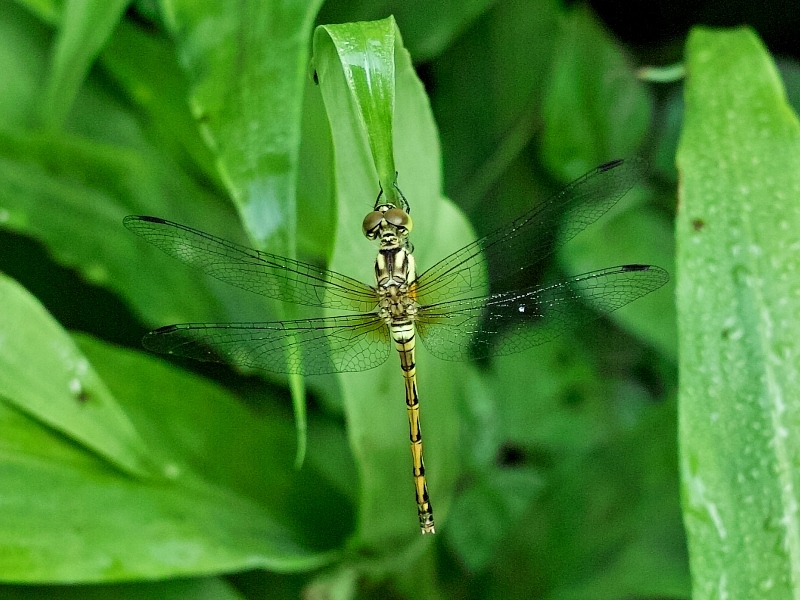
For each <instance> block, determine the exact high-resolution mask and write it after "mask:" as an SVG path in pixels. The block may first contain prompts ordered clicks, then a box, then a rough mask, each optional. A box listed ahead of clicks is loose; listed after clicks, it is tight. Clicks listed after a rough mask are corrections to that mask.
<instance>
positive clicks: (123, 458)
mask: <svg viewBox="0 0 800 600" xmlns="http://www.w3.org/2000/svg"><path fill="white" fill-rule="evenodd" d="M0 305H2V306H3V310H2V311H0V332H2V337H3V343H2V344H0V398H2V399H3V400H5V402H7V403H9V404H10V405H11V406H14V407H16V408H17V409H18V410H19V411H21V412H22V413H24V414H26V415H28V416H29V417H31V418H32V419H34V420H37V421H39V422H40V423H41V424H43V425H46V426H47V427H51V428H52V429H54V430H55V431H58V432H60V433H61V434H63V435H64V436H66V437H67V438H69V439H71V440H73V441H75V442H77V443H78V444H81V445H83V446H85V447H86V448H89V449H90V450H92V451H93V452H96V453H97V454H99V455H100V456H102V457H103V458H105V459H106V460H108V461H110V462H111V463H113V464H114V465H116V466H117V467H118V468H119V469H122V470H123V471H125V472H127V473H131V474H136V475H138V476H142V477H147V476H150V475H154V474H155V469H156V465H155V464H154V463H153V461H152V459H151V458H150V456H149V454H148V452H147V447H146V445H145V443H144V441H143V440H142V438H141V437H140V435H139V433H138V432H137V431H136V429H135V428H134V426H133V424H132V423H131V422H130V420H129V419H128V417H127V415H126V414H125V413H124V412H123V411H122V410H121V409H120V407H119V405H118V404H117V402H116V400H115V398H114V396H113V395H112V394H111V392H110V391H109V390H108V388H107V387H106V385H105V383H104V382H103V380H102V379H101V378H100V377H99V376H98V375H97V373H96V372H95V371H94V369H93V368H92V367H91V365H90V363H89V361H88V360H87V359H86V357H85V356H83V354H82V353H81V352H80V351H79V350H78V348H77V347H76V346H75V343H74V342H73V341H72V339H71V338H70V337H69V335H67V333H66V332H64V331H63V330H62V329H61V328H60V327H59V325H58V323H56V322H55V321H54V320H53V319H52V318H51V317H50V315H49V314H48V313H47V312H46V311H45V310H44V308H43V307H42V306H41V305H40V304H39V303H38V302H37V301H36V300H35V299H34V298H33V297H32V296H30V295H28V293H27V292H26V291H25V290H24V289H23V288H21V287H20V286H19V285H18V284H17V283H16V282H14V281H13V280H11V279H9V278H8V277H6V276H4V275H0Z"/></svg>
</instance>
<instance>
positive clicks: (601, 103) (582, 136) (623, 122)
mask: <svg viewBox="0 0 800 600" xmlns="http://www.w3.org/2000/svg"><path fill="white" fill-rule="evenodd" d="M554 56H555V63H554V64H553V66H552V71H551V77H550V80H549V82H548V83H547V92H546V96H545V99H544V111H543V116H544V131H543V133H542V142H541V156H542V160H543V162H544V164H545V165H546V166H547V167H548V168H549V169H550V170H551V171H552V172H553V173H555V174H557V175H558V176H559V178H561V179H563V180H565V181H568V180H571V179H574V178H575V177H578V176H579V175H581V174H583V173H585V172H586V171H588V170H589V169H591V168H592V167H594V166H596V165H598V164H600V163H603V162H605V161H607V160H610V159H613V158H620V157H625V156H629V155H631V154H635V153H636V151H637V149H638V148H639V146H640V145H641V143H642V141H643V139H644V135H645V133H646V132H647V127H648V124H649V122H650V111H651V104H652V100H651V99H650V95H649V93H648V91H647V89H646V88H645V87H644V86H643V84H642V83H641V82H640V81H638V80H637V79H636V76H635V74H634V72H633V69H632V68H631V66H630V65H629V63H628V60H627V58H626V57H625V55H624V54H623V52H622V50H621V49H620V48H619V46H618V45H617V44H616V43H615V42H614V40H612V39H611V37H610V36H609V35H608V33H607V32H606V31H604V30H603V29H602V27H601V25H600V24H599V23H598V22H597V21H596V19H595V18H594V17H593V16H592V15H591V13H590V12H589V11H588V9H587V8H585V7H583V6H580V7H578V8H575V9H573V10H572V11H571V12H570V13H569V15H568V17H567V19H566V22H565V24H564V26H563V27H562V30H561V38H560V40H559V42H558V44H557V47H556V50H555V54H554Z"/></svg>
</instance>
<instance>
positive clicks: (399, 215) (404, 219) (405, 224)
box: [383, 208, 413, 233]
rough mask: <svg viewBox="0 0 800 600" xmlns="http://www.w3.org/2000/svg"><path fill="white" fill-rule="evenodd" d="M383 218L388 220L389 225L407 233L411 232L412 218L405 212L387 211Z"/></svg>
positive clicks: (393, 209)
mask: <svg viewBox="0 0 800 600" xmlns="http://www.w3.org/2000/svg"><path fill="white" fill-rule="evenodd" d="M383 218H384V219H386V222H387V223H391V224H392V225H394V226H395V227H397V228H398V229H405V232H406V233H408V232H410V231H411V227H412V225H413V224H412V222H411V216H410V215H409V214H408V213H407V212H406V211H404V210H401V209H399V208H390V209H389V210H387V211H386V212H385V213H384V215H383Z"/></svg>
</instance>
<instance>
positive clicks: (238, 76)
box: [163, 0, 321, 467]
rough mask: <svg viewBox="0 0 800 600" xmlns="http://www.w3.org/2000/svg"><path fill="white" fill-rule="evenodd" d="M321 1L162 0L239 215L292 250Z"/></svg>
mask: <svg viewBox="0 0 800 600" xmlns="http://www.w3.org/2000/svg"><path fill="white" fill-rule="evenodd" d="M320 4H321V0H314V1H312V2H306V1H303V0H292V1H290V2H285V3H254V4H242V3H240V2H235V1H234V0H215V1H213V2H203V3H197V2H193V1H191V0H164V2H163V6H164V9H165V12H166V19H167V21H168V22H169V24H170V28H171V29H172V31H173V34H174V36H175V38H176V42H177V47H178V53H179V55H180V58H181V61H182V63H183V66H184V69H185V70H186V72H187V74H188V78H189V81H190V87H191V96H190V99H191V105H192V110H193V112H194V116H195V118H196V119H197V120H198V121H199V122H200V123H201V127H202V131H203V134H204V136H205V138H206V141H207V143H208V144H209V145H210V146H211V148H212V151H213V153H214V154H215V156H216V158H217V168H218V170H219V173H220V176H221V178H222V180H223V182H224V183H225V185H226V187H227V188H228V192H229V193H230V195H231V198H232V199H233V201H234V203H235V204H236V207H237V208H238V210H239V214H240V216H241V220H242V223H243V225H244V227H245V229H246V230H247V232H248V234H249V236H250V239H252V240H254V241H255V243H256V245H257V246H258V247H259V248H261V249H267V248H268V249H269V250H270V251H271V252H275V253H277V254H281V255H285V256H288V257H290V258H294V257H295V255H296V246H297V241H296V228H297V221H298V216H299V215H298V213H297V198H296V196H297V177H298V164H299V152H300V133H301V122H302V118H301V112H300V111H301V108H302V106H303V100H302V92H303V78H304V77H306V75H307V63H308V50H309V44H308V40H309V36H310V33H311V27H312V24H313V20H314V17H315V15H316V14H317V10H318V9H319V6H320ZM295 314H296V312H295V311H294V310H293V309H288V310H285V311H284V312H283V315H284V316H288V317H292V316H294V315H295ZM289 382H290V386H291V390H292V397H293V400H294V406H295V418H296V422H297V440H298V442H297V466H298V467H299V466H300V465H302V462H303V457H304V456H305V451H306V434H305V429H306V416H305V415H306V409H305V386H304V382H303V380H302V378H301V377H299V376H297V375H293V376H290V377H289Z"/></svg>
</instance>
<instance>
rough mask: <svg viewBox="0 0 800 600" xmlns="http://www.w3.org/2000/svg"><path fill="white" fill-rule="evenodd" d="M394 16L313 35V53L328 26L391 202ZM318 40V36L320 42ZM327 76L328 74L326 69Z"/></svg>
mask: <svg viewBox="0 0 800 600" xmlns="http://www.w3.org/2000/svg"><path fill="white" fill-rule="evenodd" d="M395 30H396V25H395V22H394V19H393V18H392V17H389V18H388V19H383V20H381V21H369V22H359V23H344V24H341V25H328V26H325V25H323V26H321V27H320V29H318V30H317V34H316V36H315V44H314V46H315V55H316V54H317V48H318V47H319V44H321V43H322V39H321V38H320V36H321V35H322V32H323V31H324V32H325V33H326V34H327V35H328V36H329V37H330V41H331V42H332V43H333V47H334V48H335V49H336V52H337V54H338V56H339V62H338V65H337V67H338V68H341V70H342V72H343V73H344V78H345V81H346V82H347V89H348V90H349V91H350V94H351V95H352V101H353V103H354V105H355V107H356V110H355V114H356V117H357V119H358V121H357V123H358V129H359V131H361V132H362V133H364V134H365V135H366V139H367V142H368V144H369V149H370V152H371V155H372V162H373V163H374V165H375V171H376V172H377V176H378V180H379V181H380V183H381V187H382V189H383V191H384V194H385V196H386V199H387V201H389V202H391V203H393V204H396V205H399V204H400V202H399V198H397V194H396V191H395V189H394V182H395V174H396V172H397V170H396V168H395V163H394V140H393V138H392V135H393V129H392V128H393V125H394V104H395V59H394V54H395ZM318 40H319V41H318ZM326 75H327V74H326Z"/></svg>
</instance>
